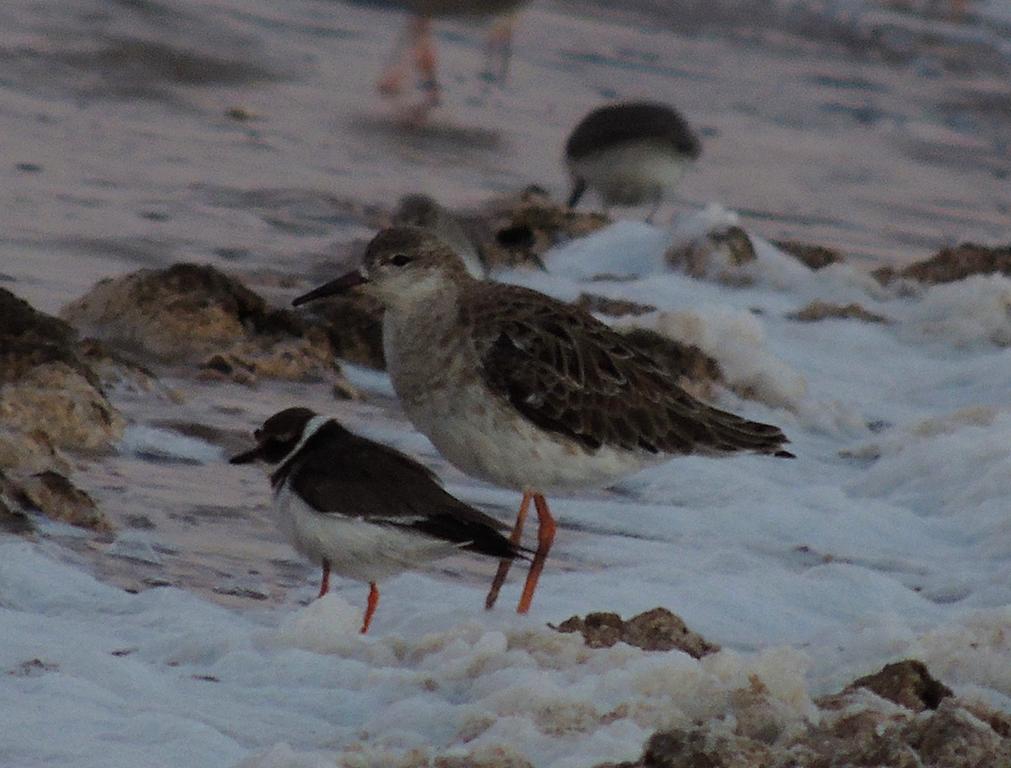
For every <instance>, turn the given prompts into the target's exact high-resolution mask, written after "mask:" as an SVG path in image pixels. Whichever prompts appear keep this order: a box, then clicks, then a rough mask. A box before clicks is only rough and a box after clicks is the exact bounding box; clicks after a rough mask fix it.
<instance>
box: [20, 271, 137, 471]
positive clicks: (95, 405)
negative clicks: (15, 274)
mask: <svg viewBox="0 0 1011 768" xmlns="http://www.w3.org/2000/svg"><path fill="white" fill-rule="evenodd" d="M0 421H2V423H3V424H4V426H5V428H6V431H5V437H4V442H5V443H6V445H7V450H6V452H7V453H8V454H9V453H10V451H11V445H12V442H11V441H14V442H15V443H16V441H17V439H16V437H15V436H14V435H13V434H12V433H22V434H23V435H24V436H25V437H24V441H25V452H24V455H25V456H26V458H30V457H33V456H34V457H36V458H38V456H39V455H40V453H39V448H38V445H39V443H40V441H41V442H42V443H48V444H49V447H50V448H56V447H58V448H70V449H89V450H94V449H102V448H107V447H108V446H109V445H110V444H111V443H112V442H114V441H115V440H118V439H119V437H120V436H121V435H122V432H123V428H124V426H125V421H124V419H123V418H122V416H120V414H119V412H118V411H116V409H115V408H113V407H112V404H111V403H110V402H109V401H108V399H107V398H106V396H105V393H104V392H103V391H102V388H101V382H100V380H99V377H98V376H97V375H96V373H95V372H94V371H93V370H92V369H91V368H90V367H89V366H88V365H87V363H86V362H85V361H84V359H83V357H82V355H81V354H80V347H79V345H78V342H77V334H76V332H75V331H74V329H73V328H71V327H70V326H69V325H67V323H65V322H64V321H62V320H60V319H58V318H55V317H52V316H50V315H46V314H44V313H42V312H38V311H36V310H35V309H33V308H32V307H31V306H30V305H29V304H28V303H27V302H25V301H22V300H21V299H19V298H18V297H16V296H14V295H13V294H12V293H10V292H9V291H6V290H3V289H0ZM10 465H11V463H10V461H9V460H7V461H4V466H10Z"/></svg>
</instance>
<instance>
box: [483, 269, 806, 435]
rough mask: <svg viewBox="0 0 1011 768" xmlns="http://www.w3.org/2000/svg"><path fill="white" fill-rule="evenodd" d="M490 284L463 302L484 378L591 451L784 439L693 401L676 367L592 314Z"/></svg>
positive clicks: (531, 415)
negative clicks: (667, 365)
mask: <svg viewBox="0 0 1011 768" xmlns="http://www.w3.org/2000/svg"><path fill="white" fill-rule="evenodd" d="M490 287H491V288H494V296H490V295H484V296H482V295H481V294H480V293H479V294H478V295H477V296H476V297H475V298H474V300H473V301H471V302H469V303H468V304H467V305H465V307H464V312H465V321H466V323H467V325H468V329H469V333H470V335H471V339H472V341H473V344H474V350H475V352H476V354H477V357H478V361H479V364H480V371H481V376H482V378H483V380H484V382H485V384H486V385H487V386H488V387H489V389H491V390H492V392H494V393H495V394H497V395H499V396H500V397H502V398H504V399H506V400H508V401H509V402H510V403H511V404H512V406H513V407H514V408H515V409H516V410H517V411H519V412H520V413H521V414H522V415H523V416H525V417H526V418H527V419H529V420H530V421H531V422H533V423H534V424H535V425H537V426H538V427H540V428H542V429H544V430H547V431H549V432H554V433H557V434H559V435H562V436H565V437H568V438H571V439H572V440H574V441H576V442H578V443H580V444H582V445H583V446H584V447H585V448H587V449H589V450H595V449H597V448H600V447H601V446H610V447H614V448H623V449H626V450H632V451H644V452H648V453H672V454H678V453H693V452H696V451H738V450H755V451H760V452H765V453H769V452H775V449H777V448H778V446H780V445H781V444H782V443H785V442H787V440H786V437H785V436H784V435H783V433H782V432H781V431H780V430H779V429H778V428H777V427H774V426H772V425H768V424H760V423H757V422H753V421H748V420H746V419H742V418H740V417H737V416H734V415H733V414H730V413H727V412H725V411H720V410H718V409H716V408H713V407H712V406H709V405H706V404H705V403H703V402H701V401H699V400H696V399H695V398H694V397H692V396H691V395H689V394H688V393H687V392H685V391H684V390H683V389H682V388H681V387H679V386H678V385H677V383H676V377H677V376H678V375H679V373H680V372H679V371H670V370H666V369H665V368H664V367H663V366H662V365H661V364H660V363H658V362H657V361H655V360H654V359H653V358H652V357H650V356H649V355H648V354H647V353H646V352H644V351H641V350H639V349H636V348H635V347H634V346H632V345H630V344H629V343H628V342H627V341H626V340H625V339H624V338H623V337H622V336H621V335H620V334H618V333H617V332H615V331H613V330H612V329H611V328H610V327H608V326H607V325H605V324H604V323H602V322H600V321H599V320H597V319H596V318H594V317H593V316H592V315H590V314H589V313H587V312H584V311H583V310H581V309H578V308H576V307H573V306H571V305H568V304H564V303H562V302H559V301H556V300H553V299H550V298H549V297H546V296H544V295H542V294H539V293H536V292H534V291H529V290H527V289H524V288H520V287H517V286H502V285H496V286H490ZM485 290H486V291H487V290H489V289H485ZM489 293H490V291H489Z"/></svg>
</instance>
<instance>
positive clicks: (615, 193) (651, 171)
mask: <svg viewBox="0 0 1011 768" xmlns="http://www.w3.org/2000/svg"><path fill="white" fill-rule="evenodd" d="M568 164H569V171H570V173H572V175H573V176H574V177H576V178H581V179H583V180H584V181H585V182H586V184H587V186H589V187H590V188H591V189H594V190H596V191H597V193H598V194H599V195H600V196H601V198H603V200H604V203H605V204H607V205H641V204H643V203H657V202H659V201H661V200H663V199H664V198H665V197H666V196H667V195H669V194H670V193H671V192H672V191H673V190H674V189H675V188H676V187H677V185H678V184H679V183H680V181H681V177H682V176H684V173H685V170H686V169H687V167H688V161H686V160H685V159H683V158H680V157H678V156H677V154H676V153H674V152H673V150H671V149H670V148H667V147H660V146H658V145H657V144H651V143H637V144H627V145H624V146H621V147H616V148H614V149H608V150H605V151H603V152H596V153H594V154H592V155H587V156H586V157H581V158H579V159H578V160H569V161H568Z"/></svg>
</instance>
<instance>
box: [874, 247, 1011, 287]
mask: <svg viewBox="0 0 1011 768" xmlns="http://www.w3.org/2000/svg"><path fill="white" fill-rule="evenodd" d="M997 272H999V273H1001V274H1003V275H1008V276H1009V277H1011V245H1006V246H997V247H989V246H985V245H977V244H976V243H962V244H961V245H958V246H956V247H954V248H943V249H941V250H940V251H938V252H937V253H936V254H934V255H933V256H932V257H931V258H929V259H927V260H926V261H919V262H916V263H915V264H910V265H909V266H908V267H903V268H902V269H894V268H892V267H881V268H880V269H878V270H875V271H874V272H873V273H872V274H873V275H874V277H876V278H877V279H878V281H879V282H880V283H881V284H882V285H887V284H889V283H891V282H892V281H894V280H895V279H896V278H906V279H908V280H915V281H916V282H919V283H925V284H927V285H936V284H937V283H953V282H955V281H956V280H964V279H965V278H967V277H970V276H971V275H991V274H994V273H997Z"/></svg>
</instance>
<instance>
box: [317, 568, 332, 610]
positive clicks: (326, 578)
mask: <svg viewBox="0 0 1011 768" xmlns="http://www.w3.org/2000/svg"><path fill="white" fill-rule="evenodd" d="M329 591H330V561H329V560H327V559H326V558H325V557H324V558H323V579H322V581H320V583H319V594H318V595H316V599H317V600H318V599H319V598H321V597H323V595H325V594H326V593H327V592H329Z"/></svg>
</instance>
